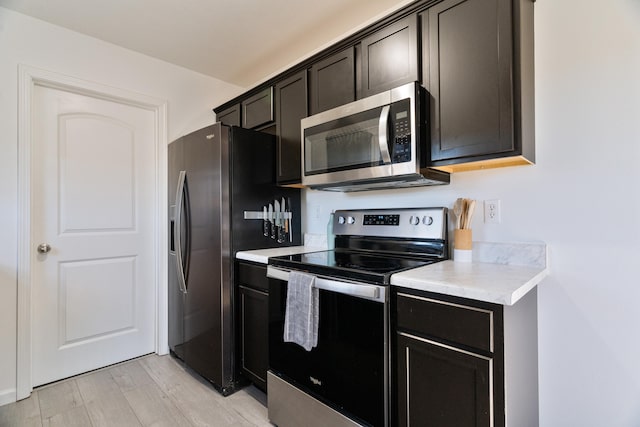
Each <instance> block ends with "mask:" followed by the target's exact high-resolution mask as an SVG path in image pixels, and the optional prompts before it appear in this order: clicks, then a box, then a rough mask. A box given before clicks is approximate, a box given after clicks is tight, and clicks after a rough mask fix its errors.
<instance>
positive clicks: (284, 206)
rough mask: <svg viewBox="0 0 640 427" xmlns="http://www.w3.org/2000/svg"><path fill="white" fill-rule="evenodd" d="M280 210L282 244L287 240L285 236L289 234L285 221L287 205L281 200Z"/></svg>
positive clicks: (287, 224) (287, 221) (287, 220)
mask: <svg viewBox="0 0 640 427" xmlns="http://www.w3.org/2000/svg"><path fill="white" fill-rule="evenodd" d="M280 210H281V212H282V242H281V243H284V242H285V241H286V240H287V234H289V219H287V217H286V215H287V204H286V202H285V200H284V197H283V198H282V204H281V205H280Z"/></svg>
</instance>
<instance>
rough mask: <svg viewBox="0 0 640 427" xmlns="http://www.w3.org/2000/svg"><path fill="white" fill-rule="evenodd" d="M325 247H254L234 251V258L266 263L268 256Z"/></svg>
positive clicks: (298, 252)
mask: <svg viewBox="0 0 640 427" xmlns="http://www.w3.org/2000/svg"><path fill="white" fill-rule="evenodd" d="M326 250H327V248H322V247H315V246H287V247H282V248H272V249H256V250H254V251H240V252H237V253H236V259H241V260H245V261H253V262H258V263H261V264H267V263H268V262H269V258H271V257H275V256H284V255H295V254H300V253H304V252H316V251H326Z"/></svg>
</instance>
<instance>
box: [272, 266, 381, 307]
mask: <svg viewBox="0 0 640 427" xmlns="http://www.w3.org/2000/svg"><path fill="white" fill-rule="evenodd" d="M267 277H270V278H272V279H277V280H283V281H285V282H288V281H289V272H288V271H285V270H281V269H279V268H276V267H272V266H267ZM315 287H316V288H318V289H323V290H325V291H330V292H336V293H339V294H344V295H350V296H353V297H358V298H366V299H370V300H374V301H377V302H382V303H384V302H385V288H384V287H383V286H376V285H368V284H364V283H349V282H342V281H339V280H334V279H331V278H327V277H319V276H316V282H315Z"/></svg>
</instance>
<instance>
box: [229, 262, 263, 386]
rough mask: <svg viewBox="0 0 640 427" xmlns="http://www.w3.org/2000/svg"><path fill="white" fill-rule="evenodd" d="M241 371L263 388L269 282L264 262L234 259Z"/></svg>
mask: <svg viewBox="0 0 640 427" xmlns="http://www.w3.org/2000/svg"><path fill="white" fill-rule="evenodd" d="M236 266H237V275H236V277H237V278H238V280H237V283H238V286H237V291H238V296H239V298H238V299H239V303H238V305H239V306H238V312H239V328H238V330H239V336H238V340H239V346H238V347H239V348H238V354H239V367H240V373H241V375H243V376H244V377H245V378H247V379H249V380H250V381H251V382H253V383H254V384H255V385H256V386H257V387H258V388H260V389H262V390H266V387H267V369H268V367H269V339H268V334H269V329H268V327H269V284H268V281H267V267H266V265H261V264H253V263H250V262H237V263H236Z"/></svg>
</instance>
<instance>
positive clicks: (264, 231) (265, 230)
mask: <svg viewBox="0 0 640 427" xmlns="http://www.w3.org/2000/svg"><path fill="white" fill-rule="evenodd" d="M262 234H263V235H264V236H265V237H269V221H268V217H267V207H266V206H263V207H262Z"/></svg>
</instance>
